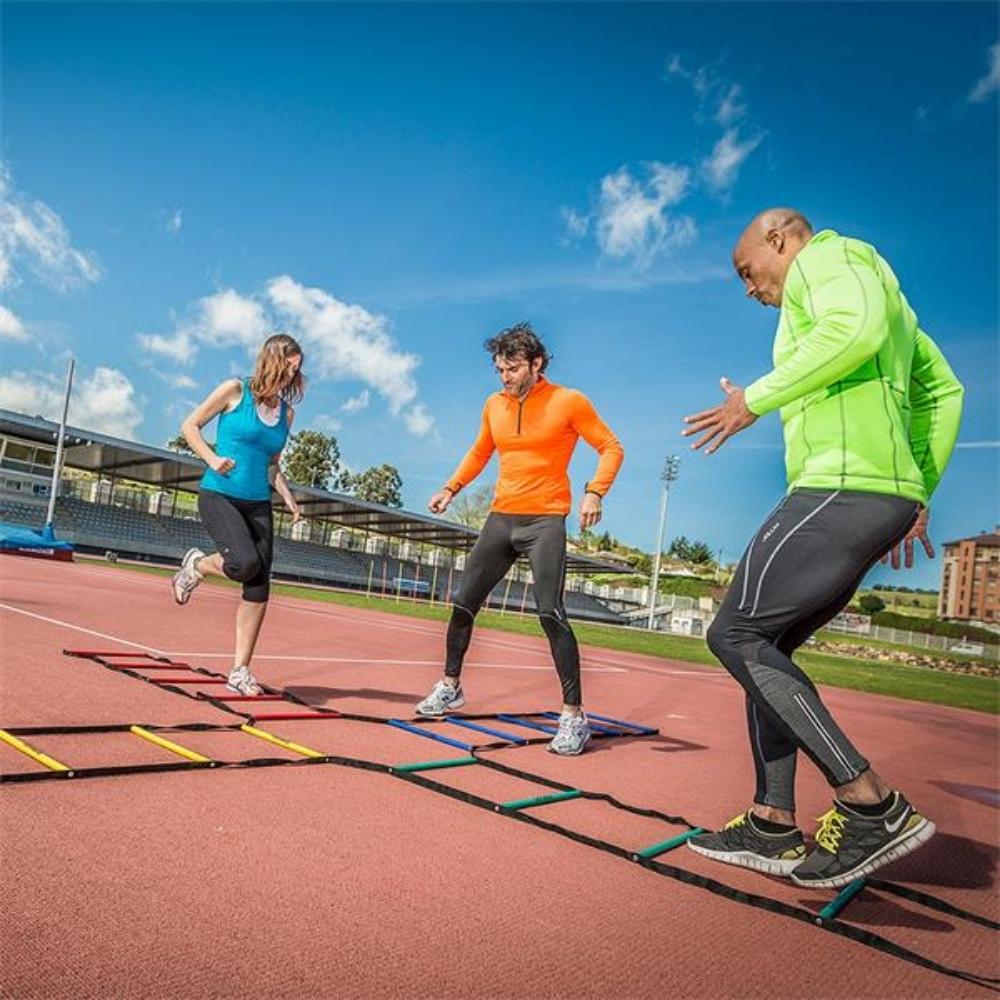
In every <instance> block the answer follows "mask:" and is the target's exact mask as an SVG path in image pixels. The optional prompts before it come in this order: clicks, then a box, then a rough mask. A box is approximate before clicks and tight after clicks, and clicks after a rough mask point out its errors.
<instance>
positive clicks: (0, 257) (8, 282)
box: [0, 164, 101, 292]
mask: <svg viewBox="0 0 1000 1000" xmlns="http://www.w3.org/2000/svg"><path fill="white" fill-rule="evenodd" d="M22 263H23V264H26V265H27V266H28V268H30V270H31V271H32V273H34V275H35V276H36V277H37V278H38V279H39V280H40V281H42V282H43V283H44V284H46V285H48V286H50V287H51V288H54V289H56V291H60V292H65V291H67V290H69V289H71V288H74V287H78V286H80V285H84V284H88V283H92V282H95V281H97V280H98V279H99V278H100V277H101V267H100V264H99V263H98V261H97V258H96V257H95V255H94V254H93V253H90V252H85V251H82V250H77V249H76V248H75V247H74V246H73V245H72V242H71V240H70V234H69V230H68V229H67V228H66V225H65V224H64V223H63V221H62V219H61V218H59V216H58V215H57V214H56V213H55V212H54V211H53V210H52V209H51V208H49V206H48V205H46V204H45V202H43V201H38V200H35V201H29V200H28V199H27V198H25V197H24V196H23V195H21V194H20V193H19V192H16V191H15V190H14V187H13V183H12V181H11V176H10V171H9V170H8V169H7V167H6V165H4V164H0V288H9V287H10V286H12V285H14V284H17V282H18V281H19V280H20V275H19V274H18V268H19V267H20V265H21V264H22Z"/></svg>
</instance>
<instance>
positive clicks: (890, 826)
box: [885, 809, 910, 833]
mask: <svg viewBox="0 0 1000 1000" xmlns="http://www.w3.org/2000/svg"><path fill="white" fill-rule="evenodd" d="M909 818H910V810H909V809H907V810H906V811H905V812H904V813H903V815H902V816H900V817H899V819H897V820H896V822H895V823H890V822H889V821H888V820H886V823H885V828H886V830H888V831H889V833H895V832H896V831H897V830H898V829H899V828H900V827H901V826H902V825H903V824H904V823H905V822H906V821H907V820H908V819H909Z"/></svg>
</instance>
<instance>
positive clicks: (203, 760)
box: [129, 726, 215, 767]
mask: <svg viewBox="0 0 1000 1000" xmlns="http://www.w3.org/2000/svg"><path fill="white" fill-rule="evenodd" d="M129 732H130V733H133V734H134V735H136V736H139V737H141V738H142V739H144V740H148V741H149V742H150V743H155V744H156V745H157V746H158V747H162V748H163V749H164V750H169V751H170V752H171V753H175V754H177V756H178V757H183V758H184V759H185V760H189V761H191V762H192V763H195V764H207V765H208V766H209V767H214V766H215V761H214V760H212V759H211V758H209V757H205V756H204V755H203V754H200V753H197V752H196V751H194V750H189V749H188V748H187V747H182V746H181V745H180V744H179V743H174V742H173V740H168V739H166V738H165V737H163V736H157V735H156V733H151V732H150V731H149V730H148V729H144V728H143V727H142V726H129Z"/></svg>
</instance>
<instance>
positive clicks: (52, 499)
mask: <svg viewBox="0 0 1000 1000" xmlns="http://www.w3.org/2000/svg"><path fill="white" fill-rule="evenodd" d="M75 367H76V362H75V361H74V360H73V358H70V359H69V367H68V368H67V369H66V395H65V397H64V398H63V410H62V420H60V421H59V436H58V438H57V439H56V458H55V462H54V463H53V465H52V486H51V488H50V490H49V509H48V513H47V514H46V515H45V531H47V532H49V533H50V534H51V532H52V519H53V517H54V516H55V512H56V496H57V495H58V493H59V478H60V474H61V473H62V457H63V444H64V441H65V438H66V417H67V415H68V413H69V397H70V393H71V392H72V391H73V369H74V368H75Z"/></svg>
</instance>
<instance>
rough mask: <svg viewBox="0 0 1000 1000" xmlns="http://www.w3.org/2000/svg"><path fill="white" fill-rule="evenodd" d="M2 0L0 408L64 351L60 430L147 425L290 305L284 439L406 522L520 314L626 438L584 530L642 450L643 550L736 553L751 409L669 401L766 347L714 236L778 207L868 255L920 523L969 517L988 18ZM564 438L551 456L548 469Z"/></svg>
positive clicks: (636, 477) (760, 469)
mask: <svg viewBox="0 0 1000 1000" xmlns="http://www.w3.org/2000/svg"><path fill="white" fill-rule="evenodd" d="M0 16H2V28H3V39H2V71H3V77H2V85H3V90H2V113H3V118H2V121H3V127H2V146H0V158H2V160H3V163H4V165H5V166H4V170H5V172H4V174H3V182H2V188H3V191H2V202H0V211H2V213H3V214H2V215H0V241H2V242H0V253H2V256H0V291H2V294H3V309H2V310H0V352H2V365H0V406H7V407H10V408H14V409H26V410H28V411H29V412H52V411H53V410H54V407H55V405H56V404H55V402H54V401H55V400H56V399H57V397H58V386H59V379H60V378H61V375H62V371H63V367H64V358H65V355H66V354H67V353H68V352H72V353H73V354H74V355H75V356H76V357H77V359H78V363H79V386H78V392H77V399H76V403H75V405H76V412H75V413H74V418H75V420H76V421H77V422H79V423H84V424H86V425H88V426H94V427H103V428H104V429H106V430H110V431H112V432H115V433H122V434H125V435H126V436H130V437H134V438H136V439H138V440H141V441H147V442H152V443H158V444H162V443H163V442H164V441H165V440H166V439H167V438H169V437H171V436H172V435H173V434H174V433H176V430H177V425H178V423H179V420H180V418H181V416H182V415H183V413H184V412H185V411H186V410H187V409H188V408H189V407H190V406H191V405H193V403H194V402H196V401H197V400H198V399H199V398H201V396H202V395H204V394H205V393H207V392H208V391H209V390H210V389H211V388H212V387H213V386H214V384H216V383H217V382H218V381H220V380H221V379H223V378H226V377H228V376H229V375H230V374H232V373H233V372H241V371H245V370H246V368H247V364H248V351H249V350H250V349H251V348H252V347H253V346H254V345H255V344H256V343H258V342H259V340H260V339H262V337H263V335H264V334H265V333H266V332H268V331H269V330H272V329H275V328H278V329H290V330H292V331H293V332H295V333H297V334H299V335H301V336H302V338H303V340H304V341H305V342H306V344H307V363H306V370H307V372H308V373H309V374H310V375H311V377H312V381H311V387H310V392H309V395H308V397H307V399H306V401H305V402H304V404H303V405H302V407H301V409H300V414H299V418H298V421H297V426H298V427H300V428H302V427H309V426H314V427H319V428H322V429H327V430H332V431H334V432H335V433H336V434H337V437H338V439H339V441H340V445H341V450H342V453H343V455H344V458H345V459H346V460H347V462H348V463H349V464H350V465H351V466H352V467H354V468H355V469H362V468H365V467H367V466H369V465H372V464H379V463H381V462H390V463H392V464H393V465H395V466H397V467H398V468H399V470H400V472H401V474H402V476H403V480H404V484H405V500H406V503H407V505H408V506H411V507H415V508H419V507H421V506H422V505H423V503H425V502H426V498H427V497H428V496H429V495H430V493H431V492H433V490H434V489H435V488H436V487H437V486H438V485H439V484H440V483H441V482H442V481H443V479H444V478H445V476H446V475H447V474H448V473H449V472H450V471H451V469H452V467H453V466H454V464H455V463H456V462H457V460H458V459H459V457H460V456H461V454H462V453H463V451H464V449H465V447H466V446H467V445H468V443H469V442H470V440H471V437H472V435H473V433H474V430H475V427H476V422H477V420H478V415H479V411H480V408H481V405H482V401H483V398H484V397H485V396H486V395H487V394H488V393H489V392H491V391H493V389H494V388H495V386H494V382H493V376H492V372H491V368H490V364H489V359H488V358H487V357H486V355H485V353H484V352H483V351H482V347H481V344H482V341H483V340H484V339H485V337H487V336H488V335H489V334H491V333H493V332H495V331H496V330H497V329H499V328H500V327H503V326H507V325H509V324H510V323H512V322H515V321H517V320H521V319H530V320H531V321H532V322H533V323H534V324H535V327H536V329H537V330H538V332H539V333H540V334H541V335H542V336H543V337H544V338H545V339H546V341H547V342H548V343H549V345H550V347H551V349H552V351H553V354H554V355H555V361H554V363H553V366H552V369H551V373H550V374H551V377H552V378H553V380H555V381H558V382H562V383H565V384H569V385H573V386H576V387H578V388H580V389H583V390H584V391H585V392H587V393H588V394H589V395H590V396H591V398H592V399H593V400H594V401H595V403H596V404H597V406H598V408H599V409H600V411H601V412H602V414H603V415H604V416H605V418H606V419H607V420H608V422H609V423H610V424H611V425H612V427H614V428H615V429H616V431H617V432H618V433H619V436H620V437H621V438H622V440H623V443H624V445H625V448H626V464H625V466H624V469H623V471H622V474H621V477H620V479H619V482H618V484H617V485H616V487H615V490H614V491H613V493H612V494H611V496H610V497H609V498H608V501H607V503H606V518H605V526H606V527H607V528H608V529H609V530H610V531H611V532H612V533H613V534H615V535H617V536H619V537H621V538H622V539H624V540H625V541H628V542H630V543H632V544H636V545H640V546H642V547H644V548H647V549H648V548H651V547H652V545H653V536H654V534H655V527H656V515H657V489H658V479H657V476H658V472H659V469H660V467H661V465H662V462H663V458H664V456H665V455H666V454H667V453H668V452H671V451H673V452H677V453H679V454H682V456H683V461H682V465H681V472H680V479H679V481H678V483H677V486H676V488H675V490H674V492H673V494H672V500H671V508H670V517H669V524H668V531H667V534H668V537H672V536H674V535H676V534H680V533H683V534H686V535H688V536H689V537H696V538H700V539H704V540H705V541H707V542H708V543H709V544H711V545H712V546H713V547H715V548H721V549H722V550H723V553H724V557H725V558H727V559H735V558H737V557H738V555H739V553H740V551H741V549H742V547H743V545H744V544H745V542H746V540H747V538H748V537H749V535H750V534H751V533H752V532H753V530H754V529H755V527H756V525H757V523H758V521H759V519H760V518H761V516H762V515H763V514H764V513H766V511H767V510H768V509H769V508H770V507H771V506H772V505H773V503H774V500H775V498H776V496H778V495H779V494H780V493H781V491H782V489H783V483H784V472H783V466H782V454H781V450H780V427H779V423H778V420H777V418H776V416H774V417H771V418H769V419H766V420H763V421H761V422H759V423H758V424H757V425H755V426H754V427H753V428H751V429H750V430H749V431H748V432H746V433H744V434H743V435H741V436H740V437H739V438H737V439H735V440H734V441H732V442H731V443H730V444H729V445H727V446H726V447H725V448H724V449H723V450H722V451H721V452H719V453H718V454H717V455H715V456H713V457H710V458H707V457H705V456H703V455H700V454H691V453H689V452H686V443H685V442H684V441H682V439H681V438H680V436H679V431H680V426H681V418H682V417H683V415H684V414H685V413H689V412H692V411H694V410H697V409H701V408H703V407H705V406H708V405H711V404H713V403H714V402H715V401H716V399H717V396H718V392H717V388H716V386H717V380H718V378H719V376H720V375H728V376H730V377H731V378H732V379H734V380H735V381H737V382H741V383H744V384H746V383H749V382H750V381H752V380H753V379H754V378H756V377H757V376H758V375H760V374H761V373H763V371H765V370H766V367H767V364H768V361H769V358H770V348H771V339H772V334H773V329H774V324H775V322H776V319H777V313H776V312H775V311H773V310H763V309H761V307H759V306H757V305H756V304H755V303H751V302H748V301H747V300H745V299H744V298H743V294H742V289H741V286H740V284H739V282H738V281H737V280H736V278H735V277H734V276H733V275H732V273H731V269H730V264H729V254H730V249H731V246H732V243H733V241H734V239H735V238H736V236H737V235H738V233H739V231H740V229H741V228H742V226H743V225H744V224H745V222H746V221H747V220H748V219H749V218H750V217H751V216H752V215H754V214H755V213H756V212H757V211H759V210H760V209H762V208H764V207H767V206H768V205H771V204H776V203H777V204H792V205H794V206H796V207H798V208H800V209H802V210H803V211H805V212H806V214H807V215H808V216H809V217H810V218H811V219H812V220H813V222H814V223H815V225H816V226H817V228H833V229H837V230H838V231H840V232H843V233H847V234H850V235H854V236H858V237H861V238H863V239H867V240H870V241H871V242H873V243H875V244H876V245H877V246H878V247H879V249H880V250H881V251H882V253H883V254H884V255H885V256H886V257H887V258H888V259H889V260H890V262H891V263H892V265H893V266H894V268H895V270H896V272H897V274H898V275H899V276H900V278H901V281H902V284H903V287H904V290H905V292H906V294H907V296H908V297H909V299H910V301H911V303H912V304H913V306H914V307H915V309H916V310H917V312H918V314H919V315H920V317H921V321H922V325H923V326H924V328H925V329H926V330H927V331H928V332H929V333H930V334H931V335H932V336H933V337H935V339H937V341H938V342H939V344H940V345H941V347H942V348H943V349H944V351H945V352H946V354H947V356H948V357H949V359H950V360H951V362H952V364H953V367H954V368H955V370H956V372H957V373H958V375H959V377H960V378H961V379H962V380H963V382H964V383H965V385H966V387H967V396H966V414H965V420H964V424H963V428H962V433H961V435H960V440H961V442H962V445H963V447H960V448H959V449H958V450H957V451H956V453H955V457H954V459H953V462H952V465H951V467H950V469H949V471H948V473H947V475H946V476H945V480H944V483H943V485H942V486H941V487H940V489H939V491H938V493H937V495H936V496H935V500H934V505H933V527H934V531H933V535H934V537H935V539H936V540H938V541H939V542H940V541H944V540H946V539H950V538H953V537H958V536H962V535H966V534H971V533H975V532H977V531H979V530H982V529H991V528H992V527H993V526H994V524H995V523H996V522H997V520H998V503H997V500H998V495H997V482H998V478H997V473H998V464H997V454H998V453H997V440H998V438H1000V427H998V420H997V405H996V392H997V372H998V356H997V354H998V348H997V344H998V336H997V332H998V302H997V273H998V251H997V231H998V230H997V223H998V219H997V214H998V196H997V184H996V175H997V171H998V162H997V160H998V154H997V88H998V85H1000V42H998V39H1000V29H998V25H997V14H996V8H995V7H994V6H993V5H991V4H985V3H984V4H955V3H949V4H940V5H939V4H932V3H920V4H895V3H891V4H886V5H879V4H844V5H833V4H831V5H825V4H801V5H800V4H792V3H781V4H775V5H769V4H722V5H718V6H713V5H709V4H639V5H634V6H633V5H627V4H607V5H602V4H587V5H581V6H571V5H565V4H561V5H556V4H550V5H532V4H518V5H512V6H508V5H501V4H480V5H473V4H468V5H458V4H451V5H440V6H435V5H422V4H417V3H411V4H405V5H389V4H375V5H358V6H339V5H333V4H330V5H326V4H318V3H313V4H304V5H294V4H252V5H241V4H235V3H227V4H221V5H209V4H197V5H183V4H163V5H156V4H138V5H129V4H110V5H88V4H85V3H78V4H72V5H67V6H59V5H54V4H17V3H7V4H4V5H3V7H2V14H0ZM942 38H947V39H948V44H947V45H942V44H941V39H942ZM593 461H594V459H593V455H592V453H590V452H589V450H588V449H586V448H584V447H582V446H581V448H580V449H579V451H578V453H577V458H576V459H575V461H574V466H573V474H574V482H575V484H576V486H577V488H579V487H580V486H582V483H583V482H584V481H585V480H586V478H587V477H588V474H589V472H590V470H591V469H592V467H593ZM879 575H880V576H884V577H886V578H888V577H889V576H890V574H889V573H887V572H884V571H882V572H880V573H879ZM938 576H939V569H938V567H937V565H936V564H924V563H922V564H921V568H920V569H919V570H918V571H915V572H913V573H911V574H908V575H907V576H906V577H904V576H902V575H899V576H898V577H897V578H895V579H894V582H899V583H904V582H905V583H909V584H911V585H918V586H920V585H922V586H927V585H936V583H937V580H938Z"/></svg>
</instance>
